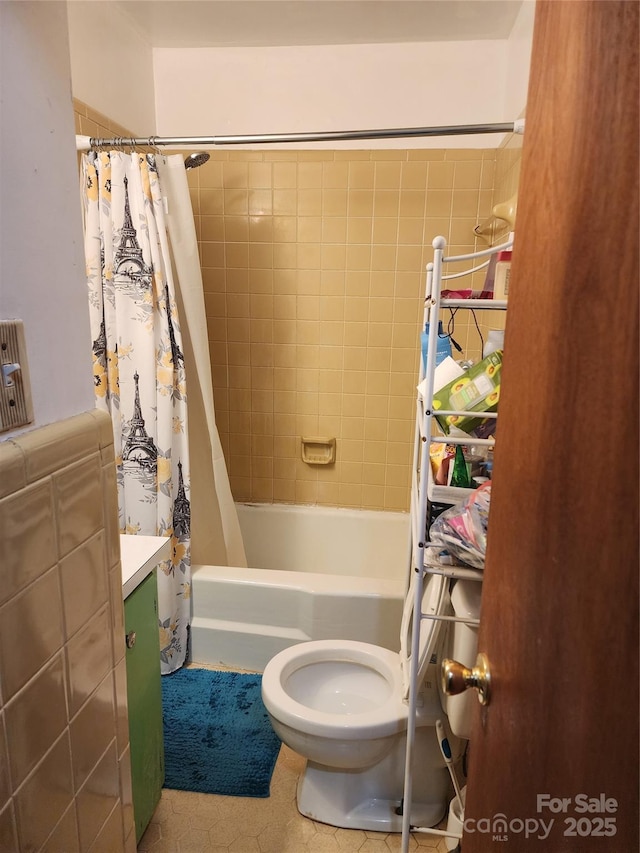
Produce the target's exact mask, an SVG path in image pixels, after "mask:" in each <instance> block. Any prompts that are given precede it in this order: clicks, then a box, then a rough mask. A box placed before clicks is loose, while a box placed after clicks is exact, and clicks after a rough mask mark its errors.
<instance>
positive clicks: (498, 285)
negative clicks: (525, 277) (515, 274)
mask: <svg viewBox="0 0 640 853" xmlns="http://www.w3.org/2000/svg"><path fill="white" fill-rule="evenodd" d="M510 277H511V252H498V258H497V261H496V277H495V282H494V285H493V298H494V299H508V298H509V279H510Z"/></svg>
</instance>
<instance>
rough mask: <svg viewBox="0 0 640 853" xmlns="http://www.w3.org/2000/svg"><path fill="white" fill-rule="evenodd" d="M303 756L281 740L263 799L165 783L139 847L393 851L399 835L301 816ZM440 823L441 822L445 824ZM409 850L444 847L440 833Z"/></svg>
mask: <svg viewBox="0 0 640 853" xmlns="http://www.w3.org/2000/svg"><path fill="white" fill-rule="evenodd" d="M303 768H304V759H303V758H301V757H300V756H299V755H297V754H296V753H295V752H293V751H292V750H290V749H289V748H288V747H287V746H285V745H284V744H283V746H282V747H281V749H280V755H279V757H278V761H277V764H276V767H275V770H274V773H273V778H272V780H271V796H270V797H268V798H266V799H257V798H245V797H223V796H217V795H213V794H193V793H186V792H184V791H172V790H168V789H166V788H165V789H163V791H162V799H161V800H160V803H159V805H158V808H157V809H156V812H155V814H154V816H153V818H152V820H151V823H150V824H149V826H148V828H147V831H146V832H145V834H144V835H143V837H142V839H141V840H140V844H139V845H138V851H139V853H143V851H144V853H146V851H149V853H151V851H152V853H356V851H357V853H391V851H399V850H400V835H399V834H398V833H392V834H385V833H381V832H361V831H360V830H352V829H336V827H334V826H327V825H326V824H322V823H317V822H316V821H313V820H310V819H309V818H305V817H302V815H300V814H299V813H298V810H297V808H296V785H297V781H298V776H299V775H300V773H301V772H302V770H303ZM443 828H444V827H443ZM410 850H412V851H418V853H419V851H425V853H426V851H427V850H431V851H434V853H445V851H446V846H445V840H444V839H443V838H437V837H436V836H433V835H424V834H417V833H416V834H414V836H413V837H412V839H411V843H410Z"/></svg>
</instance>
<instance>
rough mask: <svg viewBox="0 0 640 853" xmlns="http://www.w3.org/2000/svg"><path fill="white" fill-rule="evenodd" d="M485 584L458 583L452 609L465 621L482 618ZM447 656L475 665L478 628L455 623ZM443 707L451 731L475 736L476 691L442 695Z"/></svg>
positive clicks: (468, 581)
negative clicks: (481, 608) (473, 722)
mask: <svg viewBox="0 0 640 853" xmlns="http://www.w3.org/2000/svg"><path fill="white" fill-rule="evenodd" d="M481 596H482V584H481V583H480V582H479V581H471V580H458V581H456V583H455V586H454V587H453V591H452V593H451V606H452V607H453V612H454V615H455V616H460V617H463V618H465V619H479V618H480V599H481ZM445 649H446V655H445V656H446V657H449V658H452V659H453V660H457V661H459V662H460V663H462V664H464V665H465V666H468V667H473V666H475V663H476V655H477V653H478V628H477V626H475V625H465V624H464V623H463V622H453V623H451V627H450V630H449V637H448V641H447V644H446V645H445ZM441 698H442V705H443V708H444V710H445V712H446V714H447V716H448V718H449V726H450V727H451V731H452V732H453V733H454V734H455V735H457V736H458V737H461V738H466V739H468V738H469V737H470V736H471V714H472V708H473V704H474V703H477V702H478V699H477V696H476V692H475V690H466V691H465V692H464V693H460V694H459V695H458V696H444V695H442V696H441Z"/></svg>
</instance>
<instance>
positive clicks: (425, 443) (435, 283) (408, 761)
mask: <svg viewBox="0 0 640 853" xmlns="http://www.w3.org/2000/svg"><path fill="white" fill-rule="evenodd" d="M432 245H433V250H434V251H433V262H432V263H429V264H428V265H427V276H426V287H425V300H424V316H423V328H424V324H425V323H429V328H430V329H437V328H438V321H439V319H440V310H441V309H443V308H467V309H472V308H479V309H482V310H493V311H505V310H506V308H507V302H506V301H502V300H494V299H443V298H442V296H441V291H442V283H443V282H444V281H449V280H452V279H458V278H462V277H464V276H468V275H471V274H473V273H474V272H478V271H480V270H482V269H485V268H486V267H488V266H489V263H490V260H491V256H492V255H495V254H497V253H498V252H501V251H507V250H510V249H511V248H512V247H513V235H510V238H509V240H508V241H507V242H505V243H502V244H501V245H498V246H492V247H491V248H489V249H483V250H481V251H478V252H472V253H471V254H466V255H452V256H449V257H445V255H444V251H445V248H446V240H445V238H444V237H436V238H435V239H434V241H433V244H432ZM465 262H471V264H472V265H471V266H470V267H469V268H468V269H465V270H463V271H461V272H455V273H449V274H448V275H445V274H444V273H443V268H444V265H445V264H450V263H465ZM477 262H479V263H477ZM436 346H437V335H436V334H431V335H429V343H428V348H427V355H426V366H425V365H424V364H423V361H422V358H421V359H420V372H419V384H420V385H421V387H422V388H423V392H422V394H420V393H418V396H417V400H416V429H415V440H414V450H413V466H412V483H411V507H410V514H411V543H412V545H411V567H410V568H411V570H412V571H415V572H416V578H415V584H414V606H413V614H414V615H413V626H412V633H411V658H410V668H409V685H408V722H407V751H406V758H405V778H404V798H403V817H402V845H401V853H408V850H409V842H410V838H411V833H412V832H424V833H429V834H431V835H436V836H446V837H448V838H454V839H459V837H460V836H458V835H452V834H451V833H449V832H447V831H445V830H438V829H433V828H432V827H422V826H412V825H411V805H412V802H413V759H412V756H413V747H414V743H415V730H416V726H415V722H416V712H417V706H418V692H419V687H420V685H419V684H417V677H418V671H417V670H418V658H419V648H420V631H421V624H422V621H423V620H424V619H431V620H434V619H435V620H437V621H439V622H443V623H445V622H465V623H466V624H472V625H478V620H474V619H465V618H460V617H456V616H451V615H448V614H426V613H423V612H422V597H423V588H424V583H423V581H424V577H425V575H428V574H436V575H444V576H445V577H447V578H450V579H452V580H454V579H460V578H463V579H467V580H476V581H479V582H481V581H482V577H483V573H482V571H481V570H479V569H472V568H463V567H460V566H445V565H440V564H439V562H438V561H437V560H434V559H433V558H432V557H431V556H430V555H429V554H428V545H429V542H428V541H427V540H428V530H427V509H428V503H429V502H436V503H444V504H454V503H457V502H458V501H460V500H464V499H465V498H466V497H468V496H469V495H470V494H471V492H472V491H473V490H472V489H462V488H456V487H451V486H439V485H436V484H435V483H434V482H433V478H432V474H431V462H430V455H429V451H430V446H431V442H445V443H446V444H462V445H469V446H471V445H474V446H480V445H485V446H488V447H492V446H493V445H494V443H495V439H494V438H487V439H478V438H474V437H472V436H468V437H464V438H463V437H453V436H443V435H441V434H440V433H439V432H438V433H436V432H435V431H434V424H433V420H434V417H435V412H434V407H433V394H434V381H435V376H434V374H435V361H436ZM423 382H424V385H423V384H422V383H423ZM438 415H439V416H442V415H445V416H447V415H460V416H462V415H468V412H460V411H444V410H442V409H440V410H438ZM482 417H483V418H485V417H494V418H495V417H497V415H496V413H486V412H483V413H482ZM443 713H444V712H443ZM434 737H435V734H434Z"/></svg>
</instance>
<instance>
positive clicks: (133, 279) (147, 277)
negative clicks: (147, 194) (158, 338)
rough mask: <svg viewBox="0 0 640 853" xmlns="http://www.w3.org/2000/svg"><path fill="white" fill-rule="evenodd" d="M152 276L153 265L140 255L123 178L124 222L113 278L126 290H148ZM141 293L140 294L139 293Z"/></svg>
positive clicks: (126, 186)
mask: <svg viewBox="0 0 640 853" xmlns="http://www.w3.org/2000/svg"><path fill="white" fill-rule="evenodd" d="M152 276H153V267H150V266H148V265H147V264H145V262H144V258H143V257H142V249H141V248H140V244H139V243H138V235H137V233H136V229H135V228H134V227H133V221H132V219H131V208H130V206H129V181H128V179H127V178H126V177H125V179H124V222H123V223H122V230H121V232H120V244H119V245H118V248H117V250H116V253H115V255H114V258H113V279H114V284H115V285H116V286H120V287H124V288H125V289H126V290H127V291H131V289H132V288H133V289H134V293H132V294H131V295H135V293H136V292H139V291H140V290H142V291H143V292H144V291H145V290H149V289H150V288H151V281H152ZM139 295H141V294H139Z"/></svg>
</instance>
